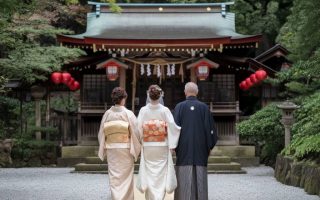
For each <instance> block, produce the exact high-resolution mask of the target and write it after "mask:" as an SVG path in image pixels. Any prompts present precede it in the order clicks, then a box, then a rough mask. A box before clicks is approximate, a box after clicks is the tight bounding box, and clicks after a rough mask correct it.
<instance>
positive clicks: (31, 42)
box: [0, 1, 84, 84]
mask: <svg viewBox="0 0 320 200" xmlns="http://www.w3.org/2000/svg"><path fill="white" fill-rule="evenodd" d="M47 4H48V2H47ZM47 4H45V3H44V2H41V3H40V2H36V1H32V2H31V3H25V4H23V5H24V6H22V7H21V8H15V9H16V11H15V13H14V14H10V13H9V11H8V15H9V14H10V17H8V18H4V17H2V19H3V20H6V24H5V26H4V27H3V28H2V29H1V30H0V73H1V75H2V76H3V77H6V78H19V79H21V80H22V81H23V82H26V83H29V84H32V83H34V82H35V81H45V80H46V79H47V78H48V77H49V74H50V73H51V72H52V71H57V70H60V68H61V66H62V65H63V64H64V63H66V62H68V61H70V60H72V59H74V58H77V57H79V56H80V55H84V52H83V51H81V50H79V49H69V48H64V47H58V46H57V43H56V34H66V33H72V32H71V31H70V30H65V29H60V28H57V27H54V26H52V25H51V20H50V18H48V17H47V16H46V15H45V14H48V11H46V10H42V8H48V7H46V5H47ZM23 8H28V9H30V10H29V12H27V13H26V12H25V10H24V9H23ZM40 8H41V9H40ZM12 9H14V8H12ZM40 10H41V11H42V12H40ZM10 12H11V10H10Z"/></svg>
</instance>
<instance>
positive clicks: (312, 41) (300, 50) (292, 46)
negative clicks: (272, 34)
mask: <svg viewBox="0 0 320 200" xmlns="http://www.w3.org/2000/svg"><path fill="white" fill-rule="evenodd" d="M319 8H320V1H318V0H308V1H299V0H295V1H294V3H293V7H292V12H291V13H292V14H291V15H290V16H289V17H288V20H287V22H286V23H285V24H284V26H283V27H282V28H281V30H280V34H279V36H278V38H277V41H278V42H279V43H281V44H283V45H284V46H285V47H287V48H288V49H289V50H290V51H291V56H290V58H291V59H292V60H294V61H298V60H306V59H308V58H309V57H311V56H313V55H314V54H315V52H316V51H317V49H319V47H320V40H319V38H320V33H319V26H320V20H319V19H320V13H319Z"/></svg>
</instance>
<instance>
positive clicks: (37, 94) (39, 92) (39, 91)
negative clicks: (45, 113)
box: [31, 85, 46, 140]
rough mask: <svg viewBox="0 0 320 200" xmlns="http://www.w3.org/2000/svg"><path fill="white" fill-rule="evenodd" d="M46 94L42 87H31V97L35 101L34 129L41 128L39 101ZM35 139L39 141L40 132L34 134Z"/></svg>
mask: <svg viewBox="0 0 320 200" xmlns="http://www.w3.org/2000/svg"><path fill="white" fill-rule="evenodd" d="M45 94H46V89H45V88H44V87H42V86H38V85H34V86H32V87H31V96H32V97H33V98H34V99H35V104H36V108H35V115H36V127H40V126H41V106H40V100H41V99H42V98H43V97H44V95H45ZM36 139H37V140H41V132H40V131H37V132H36Z"/></svg>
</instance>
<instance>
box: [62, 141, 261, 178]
mask: <svg viewBox="0 0 320 200" xmlns="http://www.w3.org/2000/svg"><path fill="white" fill-rule="evenodd" d="M97 150H98V149H97V147H96V146H72V147H63V149H62V158H60V159H59V160H58V166H61V167H65V166H69V167H70V166H73V167H74V171H72V172H74V173H92V174H103V173H107V170H108V165H107V163H106V162H102V161H101V160H100V159H99V158H98V157H96V155H97ZM252 150H253V151H252ZM173 159H174V162H175V159H176V158H175V156H173ZM237 161H240V163H239V162H237ZM139 162H140V161H139V160H138V161H137V162H136V163H135V168H134V170H135V173H137V172H138V169H139ZM241 162H243V165H244V166H252V165H258V164H259V158H257V157H255V156H254V147H253V148H252V146H249V147H244V146H216V147H215V148H214V149H213V150H212V152H211V154H210V156H209V159H208V173H209V174H243V173H246V172H245V171H244V170H243V169H241V166H242V163H241Z"/></svg>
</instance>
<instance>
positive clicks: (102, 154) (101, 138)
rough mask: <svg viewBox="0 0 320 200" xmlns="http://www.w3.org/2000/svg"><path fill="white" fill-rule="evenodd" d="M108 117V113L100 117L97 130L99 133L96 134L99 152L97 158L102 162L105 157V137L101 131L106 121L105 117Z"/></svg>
mask: <svg viewBox="0 0 320 200" xmlns="http://www.w3.org/2000/svg"><path fill="white" fill-rule="evenodd" d="M108 115H109V112H108V111H107V112H105V113H104V115H103V117H102V120H101V123H100V129H99V133H98V141H99V152H98V156H99V158H100V159H101V160H102V161H103V160H104V157H105V154H106V152H105V142H106V141H105V135H104V131H103V125H104V122H105V121H106V119H107V117H108Z"/></svg>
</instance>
